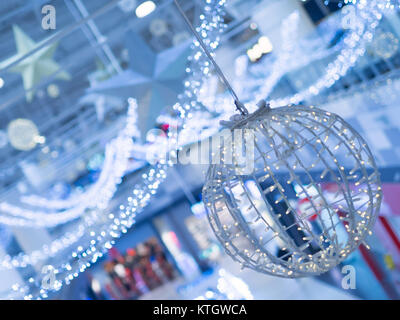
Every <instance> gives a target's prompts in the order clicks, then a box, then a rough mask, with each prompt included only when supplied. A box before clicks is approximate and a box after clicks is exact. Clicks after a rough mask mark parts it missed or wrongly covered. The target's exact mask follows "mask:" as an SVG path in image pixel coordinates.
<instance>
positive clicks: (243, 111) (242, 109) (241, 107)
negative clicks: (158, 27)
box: [174, 0, 249, 115]
mask: <svg viewBox="0 0 400 320" xmlns="http://www.w3.org/2000/svg"><path fill="white" fill-rule="evenodd" d="M174 3H175V5H176V7H177V8H178V11H179V12H180V14H181V15H182V17H183V18H184V20H185V22H186V24H187V25H188V26H189V28H190V30H191V32H192V33H193V34H194V36H195V37H196V39H197V41H198V42H199V44H200V46H201V47H202V48H203V50H204V53H205V54H206V55H207V57H208V58H209V59H210V61H211V63H212V64H213V65H214V68H215V70H216V71H217V73H218V75H219V77H220V79H221V80H222V82H223V83H224V84H225V86H226V87H227V88H228V90H229V92H230V94H231V95H232V97H233V99H234V100H235V105H236V108H237V109H238V111H239V112H240V113H241V114H243V115H246V114H248V113H249V112H248V111H247V109H246V108H245V107H244V105H243V104H242V103H241V102H240V100H239V98H238V96H237V94H236V92H235V90H233V88H232V86H231V85H230V83H229V81H228V79H227V78H226V77H225V75H224V73H223V72H222V70H221V68H220V67H219V66H218V64H217V62H216V61H215V60H214V58H213V56H212V55H211V53H210V51H209V50H208V48H207V46H206V44H205V43H204V41H203V40H202V39H201V37H200V35H199V34H198V33H197V31H196V29H195V28H194V26H193V25H192V23H191V22H190V20H189V18H188V17H187V15H186V14H185V12H184V11H183V9H182V7H181V6H180V5H179V3H178V0H174Z"/></svg>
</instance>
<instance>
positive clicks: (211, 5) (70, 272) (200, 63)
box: [10, 0, 225, 299]
mask: <svg viewBox="0 0 400 320" xmlns="http://www.w3.org/2000/svg"><path fill="white" fill-rule="evenodd" d="M224 4H225V1H223V0H218V1H216V0H215V1H214V0H206V1H205V8H204V12H203V14H202V15H201V16H200V19H201V21H202V23H201V25H200V27H199V29H200V30H203V31H204V32H203V37H204V38H207V39H208V40H209V42H208V45H209V47H210V49H211V50H214V49H216V48H217V47H218V43H219V33H220V32H221V31H222V30H223V19H222V18H221V14H222V12H223V7H224ZM195 46H198V44H197V45H195ZM199 51H200V50H199V49H198V48H196V50H195V51H194V53H193V55H192V57H193V58H192V59H191V66H190V67H189V68H188V70H187V71H188V73H190V74H191V76H190V78H189V79H190V80H189V81H190V85H187V86H186V90H185V92H184V94H183V95H181V96H180V98H179V101H180V103H179V105H178V104H177V105H176V106H175V108H176V110H178V111H179V112H180V116H181V118H185V117H186V116H187V115H189V114H190V109H191V108H193V107H195V103H193V99H194V97H195V94H196V92H197V90H198V88H200V87H201V83H202V80H201V78H200V77H199V75H203V76H202V77H203V78H204V75H205V74H207V72H206V70H207V68H208V62H207V61H206V60H205V59H204V58H203V57H202V56H201V54H200V55H199V54H198V52H199ZM181 106H183V107H181ZM169 138H170V139H171V140H176V139H177V137H176V136H173V135H172V134H169ZM172 144H173V143H172ZM169 165H170V164H169V163H167V162H165V161H163V160H160V162H159V163H157V164H156V165H154V166H152V167H151V168H150V170H149V171H148V172H147V173H145V174H143V176H142V177H143V181H142V183H141V184H140V185H137V186H136V187H135V189H134V190H133V192H132V195H131V196H130V197H129V198H128V204H127V205H126V206H121V207H120V211H119V213H117V214H109V215H108V217H106V221H104V222H100V224H99V225H98V226H95V227H93V228H92V229H90V228H89V230H86V231H85V234H86V235H88V234H89V237H88V239H87V240H85V242H86V244H82V243H80V244H79V246H78V247H77V248H76V250H74V251H73V252H72V254H71V255H70V260H69V262H63V263H60V264H58V265H57V266H54V268H53V270H54V272H55V274H56V275H57V276H58V277H62V279H60V280H57V283H56V285H55V287H54V288H43V287H42V286H41V283H42V280H43V279H44V276H43V275H40V274H39V275H38V276H37V277H36V279H33V280H32V281H31V282H30V283H29V284H26V285H21V284H15V285H14V286H13V290H12V292H11V293H10V297H12V298H15V297H21V296H23V297H24V298H25V299H32V298H47V296H48V292H49V291H53V290H59V289H60V288H61V286H62V285H63V284H68V283H69V282H70V281H71V280H72V279H74V278H75V277H77V276H78V275H79V273H80V272H83V271H84V270H85V269H86V268H87V267H89V266H90V265H91V264H92V263H95V262H96V261H97V259H98V258H99V257H101V256H102V255H103V253H104V252H105V250H107V249H109V248H111V246H112V245H113V244H114V242H115V239H116V238H118V237H119V236H120V235H121V234H122V233H125V232H127V230H128V229H129V228H130V227H131V226H132V225H133V223H134V220H135V216H136V214H137V213H138V212H140V211H141V210H142V208H144V207H145V206H146V205H147V204H148V202H149V200H150V199H151V197H152V195H153V194H155V192H156V190H157V188H158V187H159V185H160V184H161V182H162V181H163V180H164V179H165V177H166V171H167V169H168V167H169ZM96 219H97V220H99V219H98V217H94V220H96ZM84 228H86V227H84Z"/></svg>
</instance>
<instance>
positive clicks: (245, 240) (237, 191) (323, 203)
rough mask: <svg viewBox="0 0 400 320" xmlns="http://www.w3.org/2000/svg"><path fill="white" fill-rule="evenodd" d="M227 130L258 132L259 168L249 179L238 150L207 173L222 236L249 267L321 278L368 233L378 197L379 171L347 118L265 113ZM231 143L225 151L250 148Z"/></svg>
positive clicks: (209, 199) (208, 195)
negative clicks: (326, 188) (345, 119)
mask: <svg viewBox="0 0 400 320" xmlns="http://www.w3.org/2000/svg"><path fill="white" fill-rule="evenodd" d="M225 125H229V128H230V130H231V131H232V134H233V131H234V130H247V131H250V132H252V133H253V136H254V154H253V156H254V157H253V160H254V170H252V172H243V171H242V165H241V164H240V160H239V159H238V158H239V156H238V154H237V153H236V152H233V154H232V156H231V157H224V156H221V157H220V159H219V162H218V161H215V162H214V163H216V164H213V165H211V166H210V168H209V170H208V173H207V177H206V183H205V186H204V188H203V200H204V203H205V206H206V208H207V211H208V213H209V215H208V218H209V222H210V225H211V227H212V229H213V231H214V232H215V234H216V236H217V238H218V239H219V241H220V242H221V243H222V245H223V246H224V247H225V250H226V252H227V253H228V254H229V255H230V256H231V257H232V258H233V259H234V260H236V261H238V262H240V263H241V264H242V266H243V267H248V268H251V269H254V270H256V271H259V272H262V273H266V274H271V275H276V276H280V277H289V278H294V277H303V276H311V275H319V274H321V273H324V272H327V271H329V270H330V269H332V268H334V267H335V266H337V265H338V264H339V263H340V262H341V261H343V260H344V259H346V257H347V256H348V255H349V254H350V253H351V252H353V251H354V250H356V249H357V248H358V246H359V245H360V244H361V243H363V241H364V240H365V238H366V237H367V236H368V235H369V234H370V233H371V229H372V226H373V224H374V221H375V218H376V215H377V214H378V212H379V207H380V203H381V198H382V192H381V185H380V178H379V172H378V170H377V168H376V165H375V161H374V158H373V156H372V154H371V152H370V150H369V148H368V146H367V144H366V143H365V141H364V139H363V138H362V137H361V136H360V135H359V134H358V133H357V132H356V131H355V130H354V129H353V128H352V127H351V126H350V125H349V124H347V123H346V122H345V121H344V120H343V119H342V118H340V117H339V116H337V115H335V114H333V113H329V112H326V111H323V110H320V109H318V108H315V107H303V106H298V107H289V106H288V107H280V108H275V109H271V108H270V107H269V106H267V105H264V106H262V107H260V108H259V109H258V110H257V111H256V112H254V113H253V114H250V115H245V116H243V115H242V116H239V117H237V116H236V117H235V118H233V119H232V121H231V122H229V123H225ZM231 143H232V145H230V144H229V142H228V144H227V148H229V147H230V148H232V149H235V147H237V145H238V143H240V146H242V145H246V144H245V142H243V141H236V140H233V141H232V142H231ZM224 147H226V146H224ZM221 148H222V147H221ZM225 151H226V150H225ZM219 153H220V154H223V151H222V150H219ZM324 186H329V189H330V190H331V192H326V191H324V190H323V188H324ZM302 201H303V202H305V203H306V207H305V208H304V206H303V207H302V208H301V209H302V210H299V208H298V205H297V203H299V202H302ZM278 252H279V253H278Z"/></svg>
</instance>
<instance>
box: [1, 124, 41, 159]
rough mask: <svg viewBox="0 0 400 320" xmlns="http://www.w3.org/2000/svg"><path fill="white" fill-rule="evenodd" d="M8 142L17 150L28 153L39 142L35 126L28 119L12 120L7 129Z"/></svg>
mask: <svg viewBox="0 0 400 320" xmlns="http://www.w3.org/2000/svg"><path fill="white" fill-rule="evenodd" d="M7 134H8V140H9V141H10V144H11V145H12V146H13V147H14V148H15V149H17V150H21V151H29V150H32V149H33V148H35V147H36V144H37V143H39V142H41V139H42V137H41V136H40V135H39V130H38V128H37V127H36V124H35V123H33V122H32V121H31V120H29V119H15V120H12V121H11V122H10V123H9V125H8V127H7Z"/></svg>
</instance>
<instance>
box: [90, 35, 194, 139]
mask: <svg viewBox="0 0 400 320" xmlns="http://www.w3.org/2000/svg"><path fill="white" fill-rule="evenodd" d="M127 42H128V44H127V47H128V51H129V69H127V70H125V71H124V72H122V73H121V74H118V75H115V76H113V77H112V78H110V79H108V80H106V81H103V82H101V83H99V84H96V85H94V86H93V87H92V88H90V89H89V91H90V92H100V93H103V94H108V95H115V96H118V97H120V98H123V99H126V98H128V97H133V98H136V99H137V100H138V105H139V108H138V117H139V119H138V126H139V130H140V132H141V134H142V137H144V136H145V134H146V133H147V132H148V130H149V129H151V128H153V127H154V125H155V122H156V119H157V117H158V116H159V115H160V113H161V111H162V110H163V109H164V108H165V107H168V106H172V105H173V104H175V103H176V102H177V96H178V94H179V93H181V92H182V91H183V80H184V77H185V74H186V73H185V70H186V66H187V57H188V56H189V54H190V44H191V41H190V40H188V41H185V42H183V43H181V44H179V45H177V46H175V47H173V48H170V49H167V50H164V51H162V52H160V53H156V52H154V50H152V49H151V48H150V47H149V45H148V44H147V43H146V42H145V41H144V39H143V38H142V37H141V36H139V35H138V34H136V33H134V32H132V31H128V32H127Z"/></svg>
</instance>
